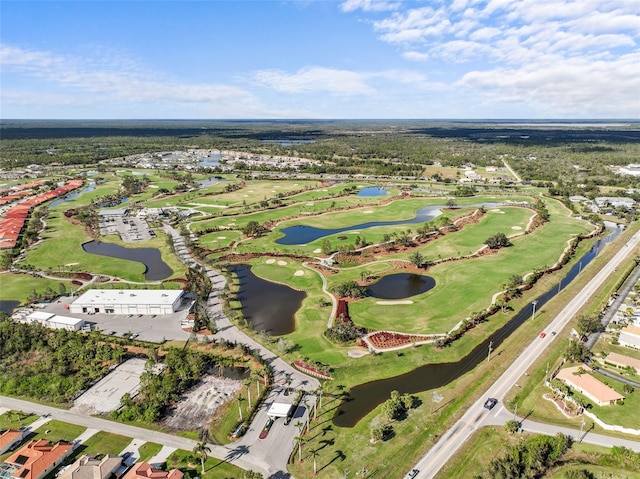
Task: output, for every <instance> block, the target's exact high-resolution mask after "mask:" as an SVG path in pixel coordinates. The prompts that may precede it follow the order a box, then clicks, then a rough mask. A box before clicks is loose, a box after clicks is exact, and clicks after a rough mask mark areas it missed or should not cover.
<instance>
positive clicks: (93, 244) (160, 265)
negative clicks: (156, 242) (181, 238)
mask: <svg viewBox="0 0 640 479" xmlns="http://www.w3.org/2000/svg"><path fill="white" fill-rule="evenodd" d="M82 249H83V250H84V251H85V252H87V253H91V254H98V255H101V256H108V257H109V258H119V259H126V260H129V261H137V262H139V263H142V264H144V265H145V267H146V269H145V272H144V277H145V278H146V279H147V280H149V281H159V280H161V279H165V278H168V277H169V276H171V275H172V274H173V270H172V269H171V268H169V266H168V265H167V263H165V262H164V261H162V255H161V254H160V250H159V249H157V248H125V247H124V246H120V245H117V244H113V243H103V242H102V241H89V242H88V243H84V244H83V245H82Z"/></svg>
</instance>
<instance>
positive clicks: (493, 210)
mask: <svg viewBox="0 0 640 479" xmlns="http://www.w3.org/2000/svg"><path fill="white" fill-rule="evenodd" d="M489 211H491V213H502V210H500V209H498V208H494V209H492V210H489Z"/></svg>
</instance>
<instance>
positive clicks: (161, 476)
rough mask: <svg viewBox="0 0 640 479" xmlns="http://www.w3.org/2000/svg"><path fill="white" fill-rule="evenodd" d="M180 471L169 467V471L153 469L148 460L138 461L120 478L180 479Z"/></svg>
mask: <svg viewBox="0 0 640 479" xmlns="http://www.w3.org/2000/svg"><path fill="white" fill-rule="evenodd" d="M182 476H183V474H182V472H180V471H179V470H178V469H171V470H170V471H169V472H167V471H161V470H160V469H155V468H154V467H153V466H152V465H151V464H149V463H148V462H138V463H136V464H134V465H133V467H132V468H131V469H129V471H128V472H127V473H126V474H125V475H124V477H123V478H122V479H182Z"/></svg>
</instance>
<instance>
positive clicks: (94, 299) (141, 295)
mask: <svg viewBox="0 0 640 479" xmlns="http://www.w3.org/2000/svg"><path fill="white" fill-rule="evenodd" d="M182 293H183V291H182V290H181V289H90V290H89V291H87V292H86V293H84V294H83V295H82V296H80V297H79V298H78V299H76V300H75V301H74V303H78V304H90V303H94V304H165V305H171V304H173V303H174V302H175V301H176V300H178V299H179V298H180V296H182Z"/></svg>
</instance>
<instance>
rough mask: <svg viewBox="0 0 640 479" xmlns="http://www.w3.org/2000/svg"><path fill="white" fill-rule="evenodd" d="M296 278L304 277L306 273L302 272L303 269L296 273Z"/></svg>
mask: <svg viewBox="0 0 640 479" xmlns="http://www.w3.org/2000/svg"><path fill="white" fill-rule="evenodd" d="M293 275H294V276H304V271H302V270H301V269H299V270H298V271H296V272H295V273H293Z"/></svg>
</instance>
